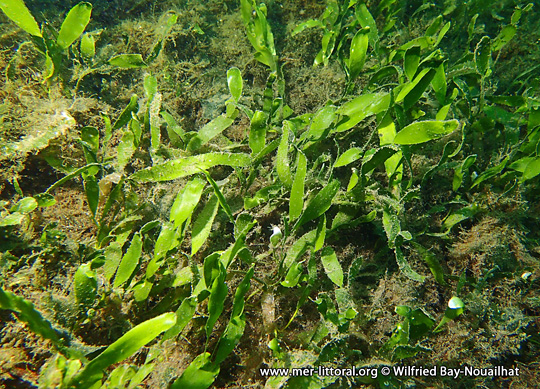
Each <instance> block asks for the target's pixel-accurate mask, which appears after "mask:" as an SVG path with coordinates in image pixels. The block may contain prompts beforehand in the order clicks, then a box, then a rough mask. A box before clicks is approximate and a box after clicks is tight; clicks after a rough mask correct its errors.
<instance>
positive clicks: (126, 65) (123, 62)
mask: <svg viewBox="0 0 540 389" xmlns="http://www.w3.org/2000/svg"><path fill="white" fill-rule="evenodd" d="M109 65H111V66H116V67H117V68H121V69H139V68H145V67H147V66H148V65H147V64H146V62H144V60H143V57H142V56H141V55H140V54H119V55H115V56H114V57H112V58H111V59H109Z"/></svg>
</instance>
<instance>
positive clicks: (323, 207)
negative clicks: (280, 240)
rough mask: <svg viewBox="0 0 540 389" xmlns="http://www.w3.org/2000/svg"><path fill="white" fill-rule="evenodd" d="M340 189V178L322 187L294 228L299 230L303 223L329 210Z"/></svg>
mask: <svg viewBox="0 0 540 389" xmlns="http://www.w3.org/2000/svg"><path fill="white" fill-rule="evenodd" d="M338 190H339V180H332V181H331V182H329V183H328V185H326V186H325V187H324V188H322V189H321V190H320V192H319V193H317V194H316V195H315V197H313V199H311V201H310V202H309V204H308V205H307V207H306V210H305V211H304V213H303V214H302V216H301V217H300V219H298V221H297V222H296V224H295V226H294V230H295V231H296V230H298V228H299V227H300V226H302V225H303V224H305V223H307V222H309V221H311V220H313V219H316V218H318V217H319V216H321V215H322V214H323V213H325V212H326V211H328V209H329V208H330V206H331V205H332V200H333V199H334V197H335V195H336V194H337V192H338Z"/></svg>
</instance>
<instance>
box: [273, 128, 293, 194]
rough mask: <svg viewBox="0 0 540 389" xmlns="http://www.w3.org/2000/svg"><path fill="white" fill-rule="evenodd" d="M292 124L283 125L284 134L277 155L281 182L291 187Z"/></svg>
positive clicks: (277, 166)
mask: <svg viewBox="0 0 540 389" xmlns="http://www.w3.org/2000/svg"><path fill="white" fill-rule="evenodd" d="M290 127H291V126H290V123H289V122H285V123H284V124H283V133H282V134H281V141H280V142H279V147H278V151H277V155H276V171H277V174H278V177H279V179H280V180H281V182H282V183H283V184H284V185H285V186H287V187H289V188H290V187H291V185H292V182H293V178H292V174H291V167H290V162H289V133H290Z"/></svg>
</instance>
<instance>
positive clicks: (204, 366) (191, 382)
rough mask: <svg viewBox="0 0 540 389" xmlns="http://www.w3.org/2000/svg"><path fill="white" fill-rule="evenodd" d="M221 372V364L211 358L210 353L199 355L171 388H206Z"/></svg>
mask: <svg viewBox="0 0 540 389" xmlns="http://www.w3.org/2000/svg"><path fill="white" fill-rule="evenodd" d="M218 373H219V366H217V365H215V364H213V363H212V362H211V360H210V353H203V354H200V355H198V356H197V357H196V358H195V359H194V360H193V362H191V363H190V364H189V366H188V367H187V368H186V370H184V372H183V373H182V375H181V376H180V378H178V379H177V380H176V381H174V383H173V384H172V385H171V389H206V388H208V387H210V385H212V383H213V382H214V380H215V379H216V377H217V375H218Z"/></svg>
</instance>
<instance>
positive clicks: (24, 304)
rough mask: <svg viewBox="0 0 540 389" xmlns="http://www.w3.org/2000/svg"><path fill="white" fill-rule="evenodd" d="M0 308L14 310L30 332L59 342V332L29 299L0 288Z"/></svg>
mask: <svg viewBox="0 0 540 389" xmlns="http://www.w3.org/2000/svg"><path fill="white" fill-rule="evenodd" d="M0 308H1V309H9V310H11V311H15V312H16V313H17V317H18V318H19V320H22V321H23V322H25V323H26V324H27V325H28V327H29V328H30V330H32V332H35V333H36V334H38V335H40V336H42V337H44V338H45V339H49V340H52V341H53V342H54V343H55V344H57V345H58V344H59V342H60V338H61V335H60V333H58V332H57V331H55V330H54V329H53V328H52V326H51V323H50V322H49V321H48V320H46V319H44V318H43V316H41V313H39V312H38V311H37V310H36V309H35V308H34V306H33V305H32V303H31V302H30V301H27V300H25V299H23V298H22V297H19V296H17V295H16V294H14V293H11V292H8V291H4V289H2V288H0Z"/></svg>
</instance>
